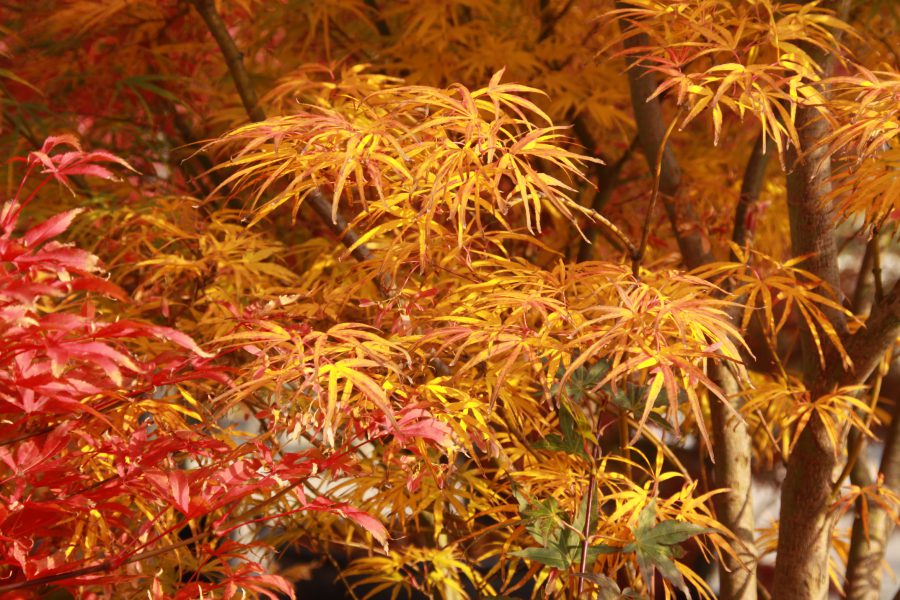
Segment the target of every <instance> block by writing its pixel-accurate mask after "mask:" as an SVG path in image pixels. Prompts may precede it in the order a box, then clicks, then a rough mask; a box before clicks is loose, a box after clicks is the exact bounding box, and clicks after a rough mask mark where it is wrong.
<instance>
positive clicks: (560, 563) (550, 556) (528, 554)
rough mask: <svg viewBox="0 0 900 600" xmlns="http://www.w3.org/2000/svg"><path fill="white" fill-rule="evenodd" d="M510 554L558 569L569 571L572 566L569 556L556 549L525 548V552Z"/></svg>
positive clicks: (519, 551)
mask: <svg viewBox="0 0 900 600" xmlns="http://www.w3.org/2000/svg"><path fill="white" fill-rule="evenodd" d="M510 554H511V555H512V556H518V557H519V558H524V559H526V560H531V561H534V562H538V563H541V564H542V565H547V566H548V567H555V568H557V569H568V568H569V565H570V564H572V563H571V562H570V561H569V557H568V556H565V555H562V554H560V553H559V551H558V550H556V549H555V548H525V549H524V550H518V551H516V552H510Z"/></svg>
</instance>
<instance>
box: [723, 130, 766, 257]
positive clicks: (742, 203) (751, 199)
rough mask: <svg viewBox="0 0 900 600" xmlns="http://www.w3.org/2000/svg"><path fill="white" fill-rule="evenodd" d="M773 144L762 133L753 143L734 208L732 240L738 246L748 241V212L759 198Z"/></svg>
mask: <svg viewBox="0 0 900 600" xmlns="http://www.w3.org/2000/svg"><path fill="white" fill-rule="evenodd" d="M772 146H774V144H766V138H765V134H760V136H759V138H757V140H756V143H755V144H754V145H753V152H751V153H750V159H749V160H748V161H747V167H746V168H745V169H744V179H743V180H742V181H741V195H740V197H739V198H738V203H737V207H736V208H735V210H734V227H733V229H732V234H731V240H732V241H733V242H734V243H735V244H737V245H738V246H743V245H744V244H745V243H746V241H747V213H748V212H749V210H750V208H751V207H752V206H753V205H754V204H756V201H757V200H759V194H760V192H761V191H762V186H763V182H764V181H765V177H766V167H767V166H768V165H769V158H770V157H771V155H772Z"/></svg>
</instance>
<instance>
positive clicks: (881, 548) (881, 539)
mask: <svg viewBox="0 0 900 600" xmlns="http://www.w3.org/2000/svg"><path fill="white" fill-rule="evenodd" d="M893 413H894V414H893V415H892V420H891V427H890V430H889V431H888V437H887V440H886V441H885V445H884V455H883V456H882V459H881V468H880V469H879V471H880V472H881V474H882V475H883V476H884V486H885V487H886V488H888V489H890V490H891V491H893V492H894V493H900V410H897V409H896V408H895V410H894V411H893ZM866 528H867V529H868V535H866ZM893 530H894V523H893V520H892V519H891V517H890V515H888V513H887V511H885V510H884V508H882V507H881V506H880V505H878V504H877V503H874V502H870V503H869V520H868V523H864V522H863V519H862V518H861V516H860V514H859V512H857V516H856V519H855V520H854V521H853V532H852V534H851V537H850V555H849V556H848V558H847V600H879V598H881V575H882V572H883V568H882V566H881V563H882V561H883V560H884V554H885V550H886V549H887V544H888V540H889V539H890V537H891V533H892V532H893Z"/></svg>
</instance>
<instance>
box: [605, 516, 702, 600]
mask: <svg viewBox="0 0 900 600" xmlns="http://www.w3.org/2000/svg"><path fill="white" fill-rule="evenodd" d="M655 521H656V500H652V501H651V502H650V503H649V504H647V506H645V507H644V509H643V510H642V511H641V513H640V514H639V515H638V522H637V527H635V529H634V531H633V533H634V542H632V543H630V544H628V545H627V546H625V548H623V551H624V552H635V553H636V554H637V560H638V566H640V568H641V574H642V575H643V577H644V579H645V581H647V583H648V585H649V583H650V579H651V577H652V573H653V569H654V568H656V569H658V570H659V572H660V574H661V575H662V576H663V577H665V578H666V579H667V580H668V581H669V582H670V583H672V584H673V585H675V586H677V587H678V588H679V589H682V590H686V586H685V583H684V578H683V577H682V576H681V573H680V572H679V571H678V568H677V567H676V566H675V561H674V560H673V559H675V558H680V557H681V556H682V555H683V550H682V549H681V548H680V547H679V546H677V544H680V543H681V542H684V541H686V540H687V539H689V538H690V537H692V536H695V535H698V534H701V533H706V532H708V531H710V530H709V529H707V528H706V527H700V526H699V525H694V524H693V523H682V522H680V521H672V520H667V521H662V522H661V523H655Z"/></svg>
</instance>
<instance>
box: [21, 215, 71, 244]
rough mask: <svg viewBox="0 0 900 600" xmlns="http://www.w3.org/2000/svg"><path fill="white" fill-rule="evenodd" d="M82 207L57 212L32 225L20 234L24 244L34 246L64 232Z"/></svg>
mask: <svg viewBox="0 0 900 600" xmlns="http://www.w3.org/2000/svg"><path fill="white" fill-rule="evenodd" d="M83 211H84V209H81V208H75V209H72V210H67V211H66V212H63V213H59V214H58V215H54V216H52V217H50V218H49V219H47V220H46V221H44V222H43V223H41V224H40V225H37V226H35V227H32V228H31V229H29V230H28V231H27V232H25V235H24V236H22V239H23V240H24V241H25V245H26V246H30V247H34V246H37V245H38V244H41V243H43V242H45V241H47V240H49V239H50V238H54V237H56V236H58V235H59V234H61V233H62V232H64V231H65V230H66V229H68V228H69V225H71V224H72V221H73V220H74V219H75V217H77V216H78V214H79V213H81V212H83Z"/></svg>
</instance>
